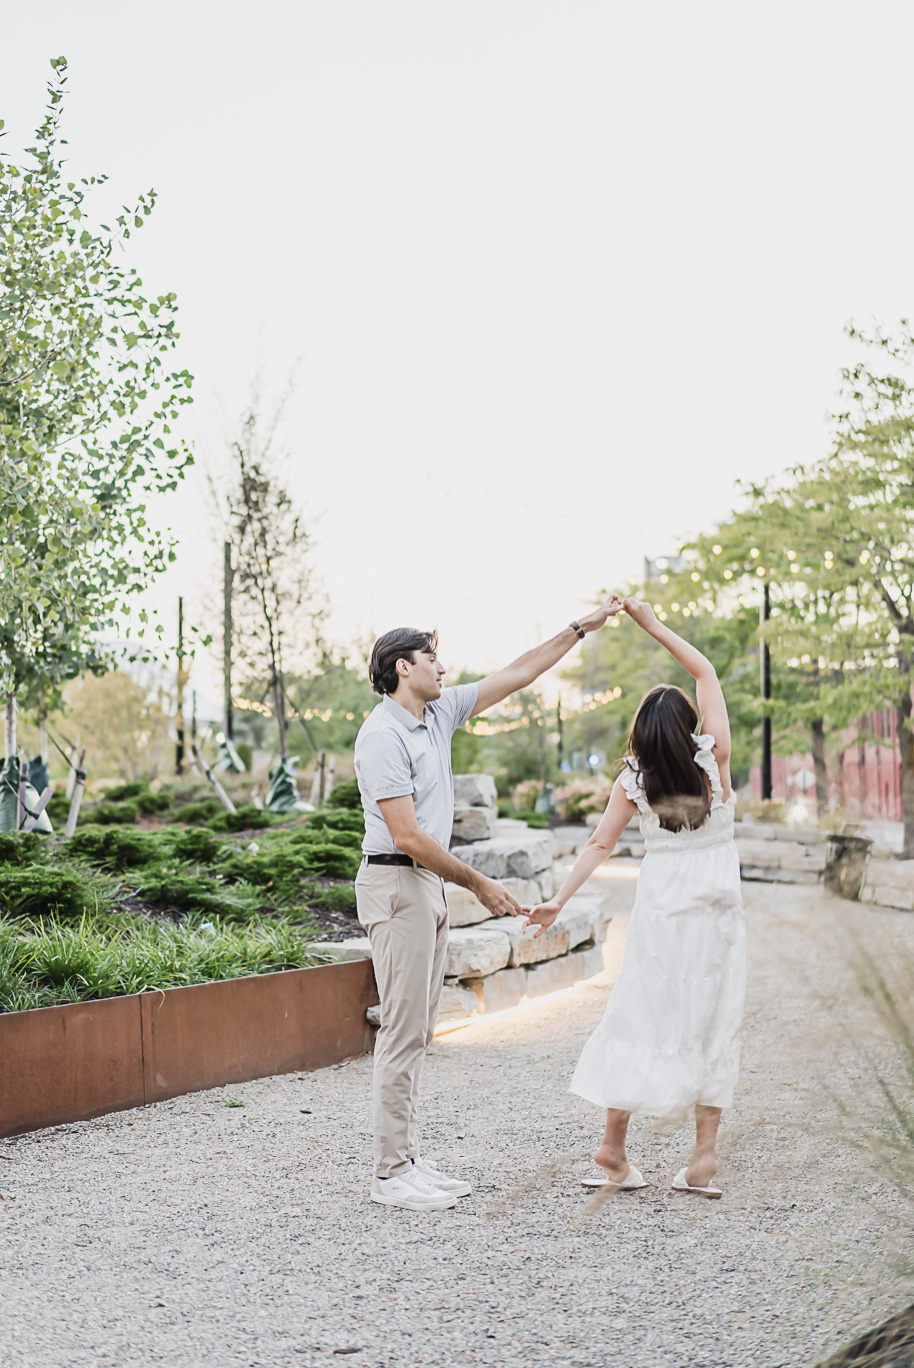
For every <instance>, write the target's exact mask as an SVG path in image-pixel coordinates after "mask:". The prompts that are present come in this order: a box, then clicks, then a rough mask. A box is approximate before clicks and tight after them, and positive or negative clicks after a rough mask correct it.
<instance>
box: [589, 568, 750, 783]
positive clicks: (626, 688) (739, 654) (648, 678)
mask: <svg viewBox="0 0 914 1368" xmlns="http://www.w3.org/2000/svg"><path fill="white" fill-rule="evenodd" d="M639 596H641V597H646V598H648V599H650V601H651V603H652V604H653V606H654V610H655V612H656V613H657V614H658V616H659V617H660V618H661V619H662V620H664V621H666V620H670V625H671V626H672V627H674V628H675V630H676V631H678V632H681V634H682V635H683V636H685V637H687V639H688V640H689V641H691V642H693V643H694V644H695V645H696V646H697V647H698V649H699V650H700V651H703V652H704V653H705V655H707V656H708V658H709V660H711V661H713V663H714V665H715V667H716V669H717V672H718V674H719V676H720V679H721V682H722V684H723V687H724V692H725V694H726V697H727V704H728V707H729V710H730V715H731V721H732V727H733V758H732V762H731V767H732V773H733V776H734V782H737V783H739V782H743V781H745V779H746V778H747V777H748V772H749V766H750V764H751V761H752V758H753V753H754V749H755V748H754V743H753V739H752V738H753V732H754V730H755V729H756V728H757V727H758V724H759V721H760V717H761V714H760V711H759V703H758V677H759V667H758V656H757V650H758V640H757V638H758V613H757V610H756V611H755V612H753V611H752V610H751V609H748V608H746V607H745V606H744V605H742V604H739V603H736V602H735V603H734V605H733V611H731V612H730V613H728V614H727V615H723V614H721V613H719V612H718V611H717V605H716V604H715V603H714V601H713V599H710V598H709V597H708V595H707V593H705V594H702V595H699V594H698V593H697V586H695V585H694V584H693V583H692V582H691V581H690V580H688V579H687V580H686V583H685V584H684V585H682V586H679V585H677V584H674V583H671V582H670V581H669V579H668V580H667V582H666V583H661V582H653V583H651V584H648V585H647V586H646V587H645V589H644V593H643V595H641V594H640V593H639ZM616 624H618V625H616ZM565 678H566V679H569V680H571V681H573V682H574V683H575V684H576V685H577V687H578V689H579V690H580V691H581V693H582V696H583V705H584V706H583V709H582V710H581V711H579V712H577V713H574V714H572V715H571V716H569V718H568V719H567V721H566V723H565V743H566V750H587V751H605V752H606V754H607V757H608V758H609V759H610V760H616V759H618V758H620V757H621V756H622V755H624V753H625V749H626V743H627V740H628V733H629V730H630V728H631V723H632V718H633V717H634V715H635V711H636V709H637V707H638V704H639V703H640V702H641V699H642V698H643V697H644V695H645V694H646V693H647V691H648V689H651V688H653V687H654V685H656V684H664V683H669V684H677V685H678V686H679V687H680V688H681V689H683V690H684V691H685V692H686V693H687V694H689V696H690V697H691V698H693V699H694V697H695V685H694V680H693V679H692V677H691V676H690V675H689V674H687V673H686V671H685V670H683V669H682V668H681V666H679V665H677V664H676V662H675V661H674V660H673V659H672V657H671V656H670V654H669V652H668V651H665V650H664V649H663V648H662V647H661V646H658V644H657V642H656V641H654V639H653V638H652V637H649V636H647V635H646V633H644V632H640V631H638V630H637V628H635V627H634V626H633V624H632V623H631V622H629V621H628V620H627V619H626V618H625V617H624V616H620V617H618V618H613V619H611V621H610V623H609V624H608V627H607V629H606V630H605V631H602V632H599V633H595V634H594V635H593V636H592V637H590V638H588V640H587V641H586V642H585V644H584V648H583V650H582V652H581V656H580V659H579V661H578V662H577V664H575V665H574V666H573V667H572V668H571V669H569V670H567V671H566V672H565Z"/></svg>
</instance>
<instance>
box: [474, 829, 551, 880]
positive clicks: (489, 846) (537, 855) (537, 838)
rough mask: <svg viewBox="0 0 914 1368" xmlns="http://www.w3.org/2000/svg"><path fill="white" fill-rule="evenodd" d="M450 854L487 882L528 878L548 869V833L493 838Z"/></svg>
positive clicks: (549, 859)
mask: <svg viewBox="0 0 914 1368" xmlns="http://www.w3.org/2000/svg"><path fill="white" fill-rule="evenodd" d="M453 853H454V855H456V856H457V858H458V860H463V861H464V862H465V863H466V864H468V865H470V867H471V868H472V869H476V870H478V871H479V873H480V874H485V875H486V876H487V877H488V878H490V879H508V878H515V879H532V878H533V876H534V875H535V874H539V873H540V872H541V871H542V870H544V869H551V868H552V833H551V832H550V831H530V830H529V829H528V830H527V831H526V832H525V833H524V834H523V835H521V834H520V833H518V834H517V835H516V836H496V837H494V838H493V839H492V840H491V841H479V842H477V843H476V844H475V845H471V846H459V847H457V848H456V849H455V850H454V852H453Z"/></svg>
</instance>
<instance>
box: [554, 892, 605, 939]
mask: <svg viewBox="0 0 914 1368" xmlns="http://www.w3.org/2000/svg"><path fill="white" fill-rule="evenodd" d="M559 921H560V922H561V923H562V924H563V925H564V926H566V927H567V928H568V948H569V950H574V949H576V947H577V946H579V945H586V944H587V943H588V942H597V943H599V941H600V940H601V939H602V937H601V935H600V932H601V931H602V929H603V909H602V907H601V906H600V902H599V899H597V898H588V897H582V896H581V895H580V894H578V895H577V896H576V897H574V898H569V899H568V902H567V904H566V906H565V907H563V908H562V912H561V915H560V916H559Z"/></svg>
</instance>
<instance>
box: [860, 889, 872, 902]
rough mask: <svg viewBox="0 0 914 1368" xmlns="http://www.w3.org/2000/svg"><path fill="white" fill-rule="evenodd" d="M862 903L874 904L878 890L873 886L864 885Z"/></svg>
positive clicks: (861, 893)
mask: <svg viewBox="0 0 914 1368" xmlns="http://www.w3.org/2000/svg"><path fill="white" fill-rule="evenodd" d="M860 901H861V902H864V903H872V902H875V901H876V889H875V888H874V887H873V885H872V884H864V885H863V887H862V888H861V890H860Z"/></svg>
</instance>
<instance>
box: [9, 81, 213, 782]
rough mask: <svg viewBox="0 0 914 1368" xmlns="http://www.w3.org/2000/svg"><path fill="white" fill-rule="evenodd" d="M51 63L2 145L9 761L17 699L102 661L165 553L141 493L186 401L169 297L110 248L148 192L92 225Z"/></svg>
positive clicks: (125, 234) (166, 485)
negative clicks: (103, 648) (35, 119)
mask: <svg viewBox="0 0 914 1368" xmlns="http://www.w3.org/2000/svg"><path fill="white" fill-rule="evenodd" d="M51 66H52V69H53V76H52V79H51V81H50V83H49V86H48V94H49V105H48V110H47V113H46V115H45V118H44V120H43V122H42V124H41V126H40V127H39V129H38V130H37V134H36V142H35V145H34V146H33V147H30V148H28V149H27V150H26V153H25V157H24V159H23V161H22V162H21V164H15V163H13V162H12V161H11V160H10V159H9V158H8V157H7V156H6V155H4V156H2V157H0V520H2V526H3V529H4V536H3V538H2V541H0V623H2V624H3V625H2V632H0V691H2V693H3V694H4V695H5V698H6V728H5V740H6V748H7V749H6V753H7V756H8V757H10V758H12V757H13V756H14V755H15V750H16V726H15V722H16V704H17V699H18V698H19V697H20V696H21V695H23V694H24V693H28V694H29V695H30V696H31V697H32V698H39V697H41V696H42V695H43V696H44V697H45V705H46V706H53V703H54V701H56V698H57V697H59V692H60V689H61V687H62V685H63V683H64V682H65V681H66V680H67V679H69V678H73V677H74V676H75V675H77V674H78V673H80V672H81V671H82V670H83V669H84V668H85V667H86V666H87V665H91V666H93V667H94V668H104V660H103V658H102V657H101V656H100V655H98V654H97V653H95V647H94V643H95V642H96V641H97V639H98V634H99V633H100V632H102V631H104V630H106V629H108V628H110V627H111V626H112V625H113V624H114V622H115V620H116V616H117V614H118V613H127V614H129V612H130V605H129V601H128V600H129V597H130V596H131V595H134V594H137V593H140V592H141V591H142V590H143V589H145V588H146V586H147V584H148V583H149V579H150V577H151V576H153V575H154V574H156V573H157V572H158V571H159V570H161V569H162V568H163V566H164V564H165V562H166V561H167V560H168V559H169V558H171V556H172V552H171V549H170V546H169V545H168V543H167V541H166V539H165V538H164V537H163V536H161V535H160V534H159V533H157V532H156V531H154V530H152V529H151V528H150V527H149V526H148V524H147V521H146V516H145V499H146V497H147V496H148V495H149V494H150V493H152V492H162V491H164V490H171V489H174V488H175V487H176V485H177V482H178V481H179V480H180V478H181V477H182V475H183V473H184V470H185V468H186V466H187V465H188V464H189V463H190V459H191V458H190V456H189V455H188V453H187V451H186V449H185V448H184V447H183V445H181V444H180V443H179V442H177V441H176V440H175V438H174V435H173V432H172V424H173V422H174V421H175V419H176V417H177V415H178V413H179V410H180V408H181V406H182V405H183V404H185V403H188V402H190V397H191V396H190V386H191V377H190V376H189V375H188V373H187V371H185V370H181V371H177V370H169V369H168V364H167V358H168V355H169V353H170V352H171V351H172V350H173V348H174V346H175V343H176V341H177V336H178V334H177V332H176V330H175V312H176V305H175V296H174V295H173V294H166V295H160V296H158V297H156V298H147V296H146V295H145V294H144V293H143V282H142V280H141V279H140V278H139V276H138V275H137V272H136V270H135V268H133V267H130V266H129V265H127V264H126V263H127V260H128V258H127V255H126V253H125V252H124V251H123V250H122V249H123V248H124V247H125V246H126V244H127V242H128V241H129V239H130V237H131V235H132V233H133V232H134V231H136V230H137V229H138V228H140V227H141V226H142V225H143V223H144V221H145V219H146V218H147V217H148V216H149V214H150V213H151V212H152V210H153V207H154V204H155V194H154V192H150V193H149V194H147V195H141V196H140V197H139V199H138V201H137V203H136V205H135V207H134V208H133V209H126V208H125V210H124V212H123V213H122V214H120V215H118V216H117V218H116V227H115V228H111V227H110V226H108V225H107V224H100V225H97V226H92V225H91V224H90V220H89V217H88V206H87V197H88V194H89V191H90V190H91V189H93V188H95V187H97V186H99V185H100V184H102V183H103V181H104V179H105V178H104V177H91V178H89V179H85V178H83V179H81V180H79V181H76V180H70V179H67V177H66V175H65V170H64V168H65V162H64V158H63V155H62V149H63V147H64V145H65V144H64V140H63V139H62V137H61V115H62V110H63V100H64V87H65V85H66V60H65V59H64V58H62V57H60V58H56V59H54V60H53V61H52V63H51ZM0 128H2V125H0ZM139 616H140V619H141V621H143V622H144V621H145V614H144V613H143V612H140V614H139ZM142 630H143V629H142V628H141V631H142Z"/></svg>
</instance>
